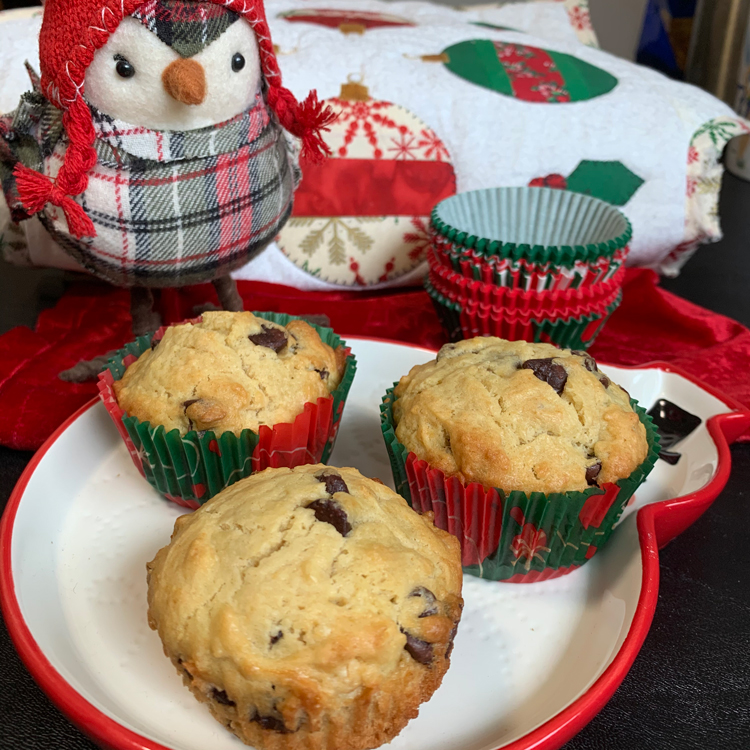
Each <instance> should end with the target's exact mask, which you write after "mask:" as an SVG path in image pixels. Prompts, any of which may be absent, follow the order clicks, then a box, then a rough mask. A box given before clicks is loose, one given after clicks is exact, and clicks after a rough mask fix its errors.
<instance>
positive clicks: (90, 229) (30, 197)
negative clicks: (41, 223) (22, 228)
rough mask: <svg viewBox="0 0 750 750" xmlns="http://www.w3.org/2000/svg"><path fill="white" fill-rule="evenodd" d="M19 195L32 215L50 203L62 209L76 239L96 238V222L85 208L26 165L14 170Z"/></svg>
mask: <svg viewBox="0 0 750 750" xmlns="http://www.w3.org/2000/svg"><path fill="white" fill-rule="evenodd" d="M13 175H14V176H15V178H16V186H17V188H18V195H19V197H20V198H21V201H22V203H23V207H24V208H25V209H26V211H27V212H28V213H29V214H30V215H33V214H37V213H39V212H40V211H41V210H42V209H43V208H44V207H45V206H46V205H47V204H48V203H52V204H53V205H55V206H58V207H59V208H61V209H62V211H63V213H64V214H65V219H66V221H67V222H68V229H69V230H70V233H71V234H72V235H73V236H74V237H78V238H81V237H96V229H95V228H94V222H93V221H91V219H90V218H89V217H88V216H87V215H86V212H85V211H84V210H83V208H82V207H81V206H80V205H79V204H78V203H76V202H75V201H74V200H73V199H72V198H71V197H70V196H69V195H65V193H64V192H63V191H62V190H61V189H60V188H59V186H58V185H57V184H56V183H55V182H54V181H53V180H51V179H50V178H49V177H47V176H46V175H43V174H41V173H40V172H36V171H35V170H33V169H29V167H27V166H25V165H24V164H16V167H15V169H14V170H13Z"/></svg>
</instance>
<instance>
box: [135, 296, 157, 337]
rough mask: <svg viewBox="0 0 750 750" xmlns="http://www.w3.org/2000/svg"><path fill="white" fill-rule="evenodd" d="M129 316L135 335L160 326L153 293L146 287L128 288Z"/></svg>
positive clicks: (140, 334) (141, 334)
mask: <svg viewBox="0 0 750 750" xmlns="http://www.w3.org/2000/svg"><path fill="white" fill-rule="evenodd" d="M130 317H131V318H132V319H133V335H134V336H136V337H137V336H143V334H144V333H150V332H151V331H156V330H157V329H158V328H160V327H161V315H159V313H158V312H157V311H156V310H154V294H153V292H152V291H151V290H150V289H148V288H147V287H142V286H134V287H133V288H132V289H131V290H130Z"/></svg>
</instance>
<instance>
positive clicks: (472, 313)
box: [425, 279, 622, 350]
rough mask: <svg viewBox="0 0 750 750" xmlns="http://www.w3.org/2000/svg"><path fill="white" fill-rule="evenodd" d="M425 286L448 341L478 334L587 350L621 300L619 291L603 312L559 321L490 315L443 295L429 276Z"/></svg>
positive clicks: (500, 314) (497, 314) (499, 312)
mask: <svg viewBox="0 0 750 750" xmlns="http://www.w3.org/2000/svg"><path fill="white" fill-rule="evenodd" d="M425 289H426V291H427V293H428V294H429V296H430V299H431V300H432V304H433V307H434V308H435V311H436V313H437V315H438V317H439V318H440V321H441V323H442V324H443V328H444V329H445V332H446V334H447V335H448V340H449V341H451V342H454V343H455V342H456V341H462V340H463V339H467V338H474V337H475V336H497V337H498V338H503V339H508V340H509V341H519V340H523V341H530V342H533V343H552V344H556V345H557V346H560V347H563V348H565V349H584V350H585V349H588V348H589V347H590V346H591V345H592V344H593V343H594V341H596V338H597V336H598V335H599V334H600V333H601V331H602V329H603V328H604V326H605V325H606V323H607V321H608V320H609V317H610V316H611V315H612V313H613V312H614V311H615V310H616V309H617V308H618V307H619V305H620V303H621V302H622V293H620V294H619V295H618V296H617V299H615V301H614V302H613V303H612V304H610V305H609V306H608V307H607V308H606V309H605V311H604V312H593V313H589V314H586V315H580V316H578V317H570V318H560V319H557V320H554V319H536V318H533V317H528V318H520V317H519V318H513V317H505V316H504V315H503V311H502V310H499V311H493V313H492V314H488V313H486V312H482V311H481V310H480V308H478V307H476V306H474V307H471V308H470V307H468V306H467V307H466V308H464V307H462V305H460V304H459V303H457V302H453V301H451V300H450V299H448V298H447V297H445V296H443V295H442V294H441V293H440V292H439V291H437V290H436V289H435V287H434V286H433V285H432V284H431V283H430V281H429V279H428V280H426V281H425Z"/></svg>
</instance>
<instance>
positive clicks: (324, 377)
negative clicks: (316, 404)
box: [315, 368, 330, 380]
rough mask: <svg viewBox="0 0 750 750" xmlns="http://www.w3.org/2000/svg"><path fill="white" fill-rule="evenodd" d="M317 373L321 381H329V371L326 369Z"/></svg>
mask: <svg viewBox="0 0 750 750" xmlns="http://www.w3.org/2000/svg"><path fill="white" fill-rule="evenodd" d="M315 372H317V373H318V375H320V379H321V380H328V376H329V375H330V373H329V372H328V370H326V369H325V368H324V369H322V370H315Z"/></svg>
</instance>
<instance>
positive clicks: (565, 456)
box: [393, 337, 648, 493]
mask: <svg viewBox="0 0 750 750" xmlns="http://www.w3.org/2000/svg"><path fill="white" fill-rule="evenodd" d="M394 394H395V396H396V401H395V403H394V405H393V417H394V421H395V422H396V425H397V426H396V436H397V437H398V440H399V441H400V442H401V443H402V444H403V445H404V446H405V447H406V448H407V449H408V450H409V451H411V452H413V453H414V454H416V456H417V457H418V458H421V459H424V460H425V461H427V462H428V463H429V464H430V465H431V466H433V467H435V468H438V469H440V470H441V471H443V472H444V473H445V474H446V475H449V476H456V477H458V478H459V479H460V480H461V481H462V482H464V483H468V482H480V483H481V484H483V485H485V486H492V487H498V488H500V489H503V490H505V491H507V492H510V491H514V490H520V491H523V492H526V493H529V492H543V493H552V492H571V491H578V490H585V489H587V488H588V487H590V486H594V485H600V484H604V483H606V482H616V481H617V480H619V479H623V478H625V477H628V476H629V475H630V474H631V473H632V472H633V471H634V470H635V469H636V468H637V467H638V466H639V465H640V464H641V463H642V462H643V461H644V459H645V458H646V455H647V452H648V442H647V439H646V431H645V428H644V426H643V424H642V423H641V421H640V419H639V418H638V415H637V414H636V413H635V412H634V411H633V408H632V407H631V405H630V397H629V395H628V394H627V392H626V391H624V390H623V389H622V388H620V387H619V386H618V385H617V384H615V383H613V382H612V381H611V380H610V379H609V378H608V377H607V376H606V375H604V374H603V373H601V372H600V371H599V369H598V367H597V364H596V361H595V360H594V359H593V357H591V356H590V355H589V354H586V353H585V352H581V351H570V350H561V349H558V348H557V347H555V346H553V345H551V344H530V343H527V342H525V341H504V340H503V339H497V338H490V337H486V338H484V337H480V338H474V339H469V340H466V341H462V342H460V343H458V344H448V345H446V346H444V347H443V348H442V349H441V350H440V352H439V353H438V356H437V358H436V360H435V361H433V362H428V363H427V364H424V365H420V366H417V367H414V368H413V369H412V370H411V372H410V373H409V374H408V375H407V376H405V377H403V378H401V381H400V383H399V384H398V386H397V387H396V389H395V391H394Z"/></svg>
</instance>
